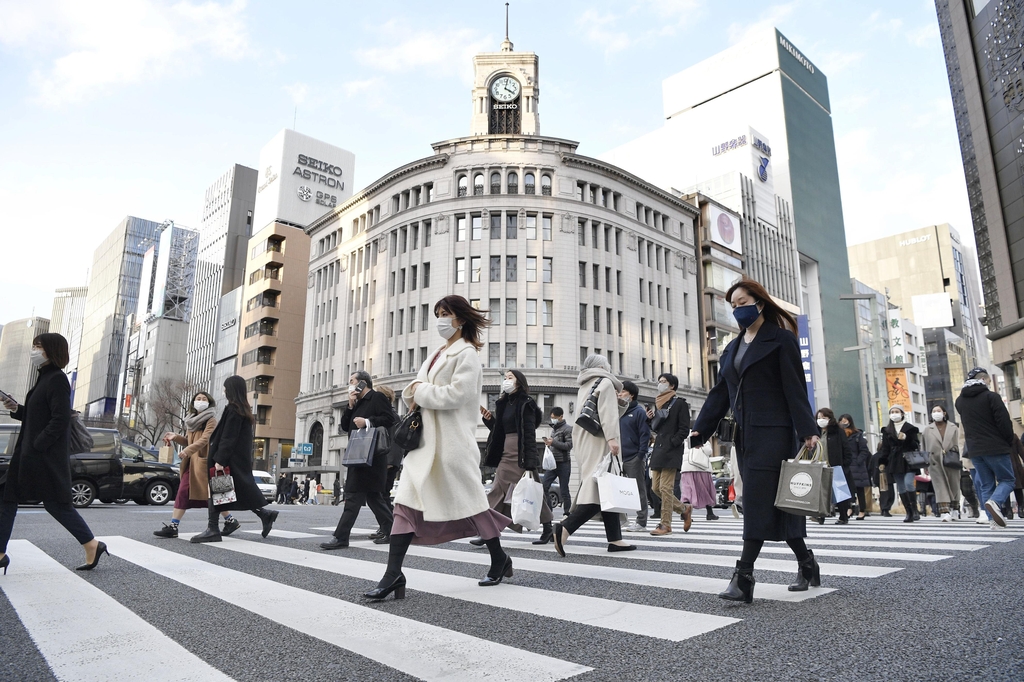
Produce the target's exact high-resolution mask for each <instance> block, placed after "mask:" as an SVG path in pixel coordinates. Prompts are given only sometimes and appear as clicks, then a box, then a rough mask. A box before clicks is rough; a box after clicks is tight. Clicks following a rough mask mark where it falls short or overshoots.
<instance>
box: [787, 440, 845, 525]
mask: <svg viewBox="0 0 1024 682" xmlns="http://www.w3.org/2000/svg"><path fill="white" fill-rule="evenodd" d="M823 454H824V453H823V450H822V447H821V444H820V443H819V444H818V445H817V446H815V448H814V452H808V451H807V448H806V447H801V448H800V451H799V452H798V453H797V455H796V457H794V458H793V459H790V460H786V461H785V462H783V463H782V471H781V472H780V473H779V487H778V490H776V491H775V508H776V509H779V510H780V511H784V512H786V513H789V514H796V515H798V516H830V515H831V514H832V467H830V466H829V465H828V464H827V463H826V462H825V461H824V458H823Z"/></svg>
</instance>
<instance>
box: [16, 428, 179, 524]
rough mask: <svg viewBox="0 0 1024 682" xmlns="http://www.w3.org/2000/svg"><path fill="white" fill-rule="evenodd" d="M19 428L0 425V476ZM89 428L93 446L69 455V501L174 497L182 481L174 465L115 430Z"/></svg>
mask: <svg viewBox="0 0 1024 682" xmlns="http://www.w3.org/2000/svg"><path fill="white" fill-rule="evenodd" d="M20 428H21V425H20V424H0V479H3V478H4V476H5V475H6V473H7V468H8V467H9V466H10V462H11V456H12V455H13V451H14V446H15V444H16V443H17V441H18V431H19V430H20ZM88 431H89V435H91V436H92V440H93V445H92V449H91V450H90V451H89V452H76V453H71V456H70V459H71V503H72V504H73V505H74V506H75V507H78V508H83V507H88V506H89V505H90V504H92V503H93V502H94V501H95V500H101V501H103V502H117V501H122V500H125V499H133V500H135V501H136V502H137V503H139V504H166V503H167V501H168V500H172V499H174V495H175V493H177V491H178V484H179V483H180V481H181V477H180V475H179V472H178V468H177V467H175V466H172V465H169V464H160V463H159V461H157V458H156V456H155V455H153V454H152V453H150V452H148V451H147V450H143V449H142V448H140V447H139V446H137V445H135V444H134V443H123V442H122V441H121V436H120V434H118V432H117V430H116V429H96V428H89V429H88ZM2 487H3V486H0V490H2Z"/></svg>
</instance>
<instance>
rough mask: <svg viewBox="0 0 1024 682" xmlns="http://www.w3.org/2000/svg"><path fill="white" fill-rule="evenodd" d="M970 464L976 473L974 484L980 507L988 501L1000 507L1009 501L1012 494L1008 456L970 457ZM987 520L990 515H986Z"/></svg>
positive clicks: (1010, 465)
mask: <svg viewBox="0 0 1024 682" xmlns="http://www.w3.org/2000/svg"><path fill="white" fill-rule="evenodd" d="M971 464H973V465H974V470H975V471H976V472H977V478H976V479H975V483H978V482H980V483H981V485H980V486H978V500H979V501H980V503H981V506H983V507H984V506H985V503H986V502H988V501H989V500H993V501H995V503H996V505H997V506H999V507H1002V506H1003V505H1004V504H1006V501H1007V500H1008V499H1010V493H1012V492H1013V482H1014V478H1013V464H1012V463H1011V462H1010V455H981V456H979V457H971ZM986 513H988V512H987V511H986ZM988 517H989V519H991V518H992V514H989V515H988Z"/></svg>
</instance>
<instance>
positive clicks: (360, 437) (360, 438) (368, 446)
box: [341, 429, 378, 467]
mask: <svg viewBox="0 0 1024 682" xmlns="http://www.w3.org/2000/svg"><path fill="white" fill-rule="evenodd" d="M377 436H378V433H377V429H356V430H355V431H352V432H351V433H349V434H348V447H346V448H345V454H344V455H343V456H342V459H341V463H342V464H343V465H345V466H346V467H370V466H373V456H374V454H375V453H376V451H377Z"/></svg>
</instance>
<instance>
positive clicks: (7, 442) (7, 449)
mask: <svg viewBox="0 0 1024 682" xmlns="http://www.w3.org/2000/svg"><path fill="white" fill-rule="evenodd" d="M16 440H18V432H17V431H6V430H4V431H0V455H9V454H11V451H12V450H14V442H15V441H16Z"/></svg>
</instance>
